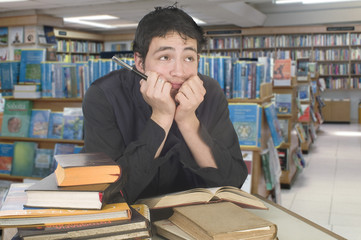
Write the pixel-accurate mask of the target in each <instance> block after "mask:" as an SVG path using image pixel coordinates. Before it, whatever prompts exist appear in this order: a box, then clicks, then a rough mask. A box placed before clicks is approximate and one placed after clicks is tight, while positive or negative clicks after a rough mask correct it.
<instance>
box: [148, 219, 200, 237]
mask: <svg viewBox="0 0 361 240" xmlns="http://www.w3.org/2000/svg"><path fill="white" fill-rule="evenodd" d="M153 226H154V227H155V229H156V231H157V234H158V235H160V236H162V237H165V238H166V239H172V240H196V239H195V238H193V237H192V236H191V235H189V234H188V233H186V232H185V231H183V230H182V229H180V228H179V227H178V226H177V225H175V224H174V223H172V222H171V221H170V220H169V219H162V220H158V221H155V222H153Z"/></svg>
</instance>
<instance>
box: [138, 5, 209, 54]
mask: <svg viewBox="0 0 361 240" xmlns="http://www.w3.org/2000/svg"><path fill="white" fill-rule="evenodd" d="M168 32H176V33H179V35H180V36H181V37H182V38H184V39H187V38H193V39H196V40H197V48H198V52H200V51H201V49H202V48H203V45H204V44H205V42H206V41H205V38H204V36H203V30H202V28H201V27H200V26H198V25H197V24H196V23H195V21H194V20H193V18H192V17H191V16H189V15H188V14H187V13H185V12H184V11H183V10H181V9H179V8H177V7H176V6H175V5H173V6H169V7H165V8H162V7H156V8H155V10H154V11H152V12H150V13H148V14H147V15H145V16H144V17H143V18H142V19H141V20H140V22H139V24H138V27H137V30H136V32H135V37H134V41H133V52H134V53H135V52H138V53H139V54H140V57H141V58H142V59H143V60H144V59H145V57H146V56H147V53H148V50H149V45H150V42H151V41H152V39H153V38H154V37H165V36H166V34H167V33H168Z"/></svg>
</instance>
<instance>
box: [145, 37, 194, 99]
mask: <svg viewBox="0 0 361 240" xmlns="http://www.w3.org/2000/svg"><path fill="white" fill-rule="evenodd" d="M144 68H145V69H144V70H145V71H154V72H157V73H159V74H160V77H161V78H162V79H163V80H165V81H168V82H169V83H171V84H172V90H171V95H172V96H174V95H175V94H176V93H177V92H178V89H179V88H180V87H181V86H182V84H183V83H184V82H185V81H186V80H187V79H188V78H189V77H191V76H194V75H197V72H198V54H197V41H196V40H195V39H193V38H187V39H186V40H185V39H183V38H182V37H181V36H180V35H179V34H178V33H173V32H171V33H168V34H167V35H166V36H165V37H155V38H153V39H152V41H151V43H150V45H149V50H148V53H147V56H146V58H145V65H144Z"/></svg>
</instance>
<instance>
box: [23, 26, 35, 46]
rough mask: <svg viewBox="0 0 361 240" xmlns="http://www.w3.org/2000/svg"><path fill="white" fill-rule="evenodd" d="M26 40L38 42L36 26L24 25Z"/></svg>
mask: <svg viewBox="0 0 361 240" xmlns="http://www.w3.org/2000/svg"><path fill="white" fill-rule="evenodd" d="M24 42H25V43H35V42H36V26H34V25H31V26H24Z"/></svg>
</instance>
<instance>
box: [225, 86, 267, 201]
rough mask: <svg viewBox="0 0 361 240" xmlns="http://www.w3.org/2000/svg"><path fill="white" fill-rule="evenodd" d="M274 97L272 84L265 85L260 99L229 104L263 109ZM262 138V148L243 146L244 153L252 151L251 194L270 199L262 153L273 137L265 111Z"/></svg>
mask: <svg viewBox="0 0 361 240" xmlns="http://www.w3.org/2000/svg"><path fill="white" fill-rule="evenodd" d="M272 98H273V95H272V84H271V83H263V84H261V87H260V98H259V99H228V102H229V103H246V104H248V103H250V104H254V103H255V104H257V105H259V106H261V107H262V105H263V104H265V103H269V102H271V100H272ZM260 125H261V129H260V131H261V136H260V146H259V147H257V146H243V145H241V150H242V151H252V153H253V155H252V158H253V159H252V176H251V179H252V180H251V193H252V194H259V195H261V196H264V197H268V196H270V195H271V194H272V191H270V190H267V188H266V182H265V177H264V174H263V171H262V160H261V151H262V149H267V148H268V146H267V140H268V139H269V138H270V137H271V133H270V130H269V128H268V124H267V120H266V116H265V113H264V111H262V116H261V124H260Z"/></svg>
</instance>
